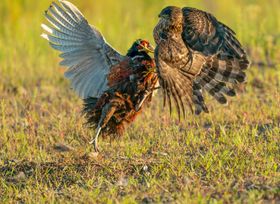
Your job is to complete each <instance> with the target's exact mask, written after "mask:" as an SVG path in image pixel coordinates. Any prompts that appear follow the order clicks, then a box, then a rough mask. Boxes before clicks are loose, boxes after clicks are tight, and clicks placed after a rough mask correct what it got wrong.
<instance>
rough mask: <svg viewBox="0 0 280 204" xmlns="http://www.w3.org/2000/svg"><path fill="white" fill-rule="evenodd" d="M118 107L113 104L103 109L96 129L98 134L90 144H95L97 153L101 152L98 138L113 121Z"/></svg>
mask: <svg viewBox="0 0 280 204" xmlns="http://www.w3.org/2000/svg"><path fill="white" fill-rule="evenodd" d="M116 108H117V107H116V106H114V105H113V104H111V103H108V104H106V105H105V106H104V108H103V109H102V114H101V118H100V120H99V122H98V126H97V128H96V134H95V137H94V138H93V139H92V141H91V142H90V144H93V147H94V150H95V151H96V152H99V149H98V144H97V142H98V136H99V135H100V133H101V130H102V128H104V127H105V126H106V125H107V123H108V122H109V120H110V119H111V117H112V116H113V115H114V113H115V111H116Z"/></svg>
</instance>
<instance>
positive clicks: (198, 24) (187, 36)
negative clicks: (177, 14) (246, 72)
mask: <svg viewBox="0 0 280 204" xmlns="http://www.w3.org/2000/svg"><path fill="white" fill-rule="evenodd" d="M182 12H183V17H184V19H183V20H184V23H183V33H182V37H183V40H184V41H185V43H186V45H187V46H188V47H190V48H191V49H193V50H195V51H198V52H202V53H203V54H204V55H207V56H208V55H214V54H217V53H219V52H220V53H223V54H227V55H231V56H233V57H237V58H239V59H240V58H242V56H244V55H245V52H244V50H243V48H242V46H241V44H240V42H239V41H238V40H237V39H236V37H235V32H234V31H233V30H232V29H230V28H229V27H228V26H226V25H225V24H223V23H221V22H219V21H218V20H217V19H216V18H215V17H214V16H213V15H212V14H210V13H207V12H204V11H201V10H198V9H195V8H189V7H186V8H183V9H182Z"/></svg>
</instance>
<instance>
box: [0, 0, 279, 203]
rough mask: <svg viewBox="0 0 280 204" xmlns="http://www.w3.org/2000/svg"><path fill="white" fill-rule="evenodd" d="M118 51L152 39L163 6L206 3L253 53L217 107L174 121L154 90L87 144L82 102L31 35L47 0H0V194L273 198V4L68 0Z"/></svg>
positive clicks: (39, 199)
mask: <svg viewBox="0 0 280 204" xmlns="http://www.w3.org/2000/svg"><path fill="white" fill-rule="evenodd" d="M73 2H74V3H75V4H77V5H78V6H79V8H80V9H81V10H82V11H83V13H84V14H85V16H86V17H87V18H88V20H89V22H91V23H92V24H94V25H96V26H97V27H98V28H99V29H100V30H101V31H102V32H103V34H104V35H105V37H106V39H107V40H108V41H109V42H110V43H111V44H112V45H113V46H114V47H116V48H117V49H119V50H120V51H121V52H122V53H125V51H126V49H127V48H128V47H129V46H130V44H131V42H132V41H134V40H135V39H137V38H139V37H142V38H146V39H148V40H150V41H151V42H153V39H152V29H153V27H154V25H155V24H156V21H157V14H158V13H159V11H160V10H161V9H162V8H163V7H164V6H166V5H171V4H173V5H178V6H184V5H187V6H193V7H198V8H201V9H206V10H208V11H211V12H212V13H215V15H216V16H217V17H218V18H219V19H220V20H222V21H223V22H225V23H226V24H228V25H230V26H231V27H232V28H233V29H234V30H235V31H236V32H237V35H238V38H239V39H240V40H241V41H242V43H243V44H244V45H245V46H246V47H247V49H248V52H249V53H250V56H251V59H252V61H253V66H252V67H251V68H250V69H249V70H248V82H247V84H246V85H245V86H243V87H240V88H239V89H240V90H239V95H238V96H237V97H236V98H233V99H231V100H230V103H229V105H228V106H220V105H218V104H216V103H215V102H214V101H213V100H212V99H210V98H209V99H208V100H207V103H208V104H209V106H210V109H211V112H210V113H209V114H204V115H201V116H199V117H196V116H193V115H191V114H189V115H188V117H187V119H186V120H185V121H182V122H179V121H178V120H177V118H176V117H175V113H174V114H173V115H172V117H170V116H169V113H168V111H165V110H164V109H163V107H162V102H161V97H160V94H159V96H157V97H156V99H155V100H154V102H153V104H152V105H151V107H149V108H147V109H146V111H145V112H144V113H143V114H142V116H141V117H140V118H139V119H138V120H137V121H136V122H135V123H134V124H133V125H132V126H131V127H130V128H129V129H128V130H127V132H126V133H125V135H124V137H123V138H121V139H119V140H116V141H110V140H109V139H106V140H102V142H101V148H102V153H101V154H99V155H96V154H94V153H92V150H93V149H92V147H91V146H90V145H88V141H89V140H90V138H91V136H92V132H91V131H90V130H88V129H86V128H84V126H83V123H84V119H83V118H82V117H81V114H80V111H81V108H82V103H81V101H80V100H79V99H78V97H77V96H75V94H74V93H73V92H72V91H71V90H70V89H69V88H68V85H69V83H68V82H67V81H66V80H65V79H64V78H63V71H64V69H62V68H60V67H59V66H58V62H59V58H58V57H57V56H58V53H57V52H55V51H53V50H51V49H50V48H49V46H48V44H47V43H46V42H45V41H44V40H43V39H41V38H40V33H41V29H40V24H41V23H42V22H45V20H44V19H43V11H44V10H45V9H46V8H47V7H48V5H49V4H50V3H51V2H50V1H48V0H41V1H35V0H28V1H27V0H18V1H8V0H2V1H1V4H0V22H1V24H0V201H1V203H73V202H75V203H139V202H140V203H154V202H166V203H170V202H176V203H185V202H186V201H188V203H243V202H245V203H264V202H272V203H273V202H274V203H277V202H280V156H279V155H280V142H279V141H280V109H279V104H280V68H279V65H278V62H279V60H280V51H279V50H280V49H279V48H280V41H279V40H278V38H279V33H280V14H279V12H278V11H279V9H280V3H279V1H277V0H271V1H270V2H269V3H268V2H267V1H265V0H242V1H241V0H228V1H219V2H216V1H212V0H207V1H206V0H205V1H202V0H201V1H195V0H191V1H181V0H170V1H164V0H162V1H151V0H141V1H140V0H139V1H128V0H122V1H118V3H116V1H114V0H106V1H101V0H95V1H77V0H76V1H73Z"/></svg>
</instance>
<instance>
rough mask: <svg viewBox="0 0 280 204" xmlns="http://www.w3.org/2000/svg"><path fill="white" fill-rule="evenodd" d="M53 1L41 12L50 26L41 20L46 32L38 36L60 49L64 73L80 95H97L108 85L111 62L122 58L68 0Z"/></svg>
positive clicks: (83, 96) (85, 96)
mask: <svg viewBox="0 0 280 204" xmlns="http://www.w3.org/2000/svg"><path fill="white" fill-rule="evenodd" d="M59 2H60V5H61V6H59V5H58V4H56V3H55V2H53V3H52V4H51V6H50V7H49V9H48V10H47V11H46V12H45V17H46V19H47V20H48V21H49V23H50V24H51V25H52V26H47V25H45V24H42V28H43V29H44V30H45V31H46V32H47V34H46V33H43V34H42V35H41V36H42V37H43V38H45V39H47V40H48V41H49V44H50V46H51V47H52V48H54V49H56V50H58V51H60V52H62V53H61V54H60V57H61V58H63V61H62V62H61V63H60V65H62V66H67V67H68V68H69V69H68V70H67V71H66V72H65V77H66V78H68V79H69V80H70V81H71V86H72V88H73V89H74V90H75V91H76V92H77V94H78V95H79V96H80V97H81V98H82V99H86V98H88V97H100V96H101V95H102V93H103V92H104V91H106V90H107V89H108V86H107V74H108V73H109V71H110V68H111V67H112V65H114V64H116V63H117V62H119V61H121V60H123V59H124V56H122V55H120V54H119V53H118V52H117V51H116V50H114V49H113V48H112V47H111V46H110V45H109V44H108V43H107V42H106V41H105V39H104V38H103V36H102V35H101V33H100V32H99V31H98V30H97V29H96V28H94V27H92V26H90V25H89V24H88V22H87V20H86V19H85V18H84V16H83V14H82V13H81V12H80V11H79V10H78V9H77V8H76V7H75V6H74V5H73V4H71V3H70V2H68V1H63V0H60V1H59Z"/></svg>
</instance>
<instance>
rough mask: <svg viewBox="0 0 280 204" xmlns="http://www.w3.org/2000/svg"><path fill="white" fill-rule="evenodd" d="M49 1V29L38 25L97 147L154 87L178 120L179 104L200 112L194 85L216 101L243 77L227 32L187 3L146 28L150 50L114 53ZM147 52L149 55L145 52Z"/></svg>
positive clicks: (66, 9)
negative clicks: (57, 55)
mask: <svg viewBox="0 0 280 204" xmlns="http://www.w3.org/2000/svg"><path fill="white" fill-rule="evenodd" d="M59 2H60V5H58V4H57V3H55V2H53V3H52V4H51V6H50V7H49V8H48V10H47V11H46V12H45V17H46V19H47V20H48V21H49V22H50V24H51V25H52V26H47V25H45V24H42V28H43V29H44V30H45V31H46V32H47V33H48V34H42V37H43V38H45V39H47V40H48V41H49V43H50V46H51V47H52V48H54V49H56V50H59V51H60V52H62V53H61V54H60V57H62V58H63V61H62V62H61V63H60V64H61V65H63V66H66V67H68V70H67V71H66V72H65V76H66V78H68V79H69V80H70V81H71V86H72V88H73V89H74V90H75V91H76V93H77V94H78V95H79V96H80V97H81V98H82V99H83V100H84V111H83V112H84V113H85V117H86V118H87V121H88V124H90V126H91V127H93V128H95V129H96V132H95V135H94V137H93V140H92V141H91V143H93V144H94V148H95V150H96V151H98V145H97V140H98V136H99V135H100V134H102V135H103V136H105V135H122V133H123V131H124V129H125V127H126V125H127V124H130V123H131V122H132V121H133V120H134V119H135V117H136V116H137V115H138V114H139V113H140V112H141V110H142V109H143V107H144V106H146V105H148V104H149V103H150V102H151V99H152V96H153V93H154V91H155V90H156V89H157V88H159V87H158V81H159V85H160V88H162V90H163V97H164V98H163V101H164V105H166V103H168V106H169V109H170V111H171V109H172V107H173V103H174V105H175V107H176V110H177V112H178V116H179V118H180V117H181V115H183V116H184V117H185V115H186V110H187V107H189V108H190V110H192V111H193V110H194V109H195V113H196V114H200V113H201V112H208V108H207V106H206V104H205V102H204V97H203V94H202V90H206V91H207V92H208V93H209V94H210V95H212V96H213V97H214V98H215V99H216V100H217V101H218V102H219V103H222V104H225V103H227V99H226V96H235V95H236V93H235V90H234V88H233V87H234V85H235V84H238V83H242V82H244V81H245V78H246V75H245V72H244V71H245V69H247V68H248V66H249V61H248V59H247V55H246V53H245V51H244V49H243V48H242V46H241V44H240V42H239V41H238V40H237V39H236V37H235V33H234V31H233V30H231V29H230V28H229V27H228V26H226V25H225V24H223V23H221V22H219V21H218V20H217V19H216V18H215V17H214V16H213V15H211V14H209V13H207V12H204V11H201V10H198V9H194V8H187V7H186V8H178V7H175V6H169V7H166V8H165V9H163V10H162V11H161V13H160V15H159V18H160V20H159V22H158V24H157V25H156V27H155V29H154V32H153V34H154V39H155V42H156V48H155V52H154V48H153V47H152V46H151V45H150V43H149V42H148V41H146V40H141V39H139V40H137V41H135V42H134V43H133V44H132V47H131V48H130V49H129V50H128V52H127V54H126V55H125V56H124V55H121V54H120V53H119V52H118V51H116V50H115V49H114V48H112V46H110V45H109V44H108V43H107V42H106V40H105V39H104V37H103V36H102V34H101V33H100V32H99V31H98V30H97V29H96V28H95V27H94V26H90V25H89V24H88V22H87V20H86V19H85V17H84V16H83V14H82V13H81V12H80V11H79V10H78V9H77V8H76V7H75V6H74V5H73V4H71V3H70V2H68V1H63V0H60V1H59ZM153 52H154V59H153V58H152V57H150V55H149V53H153Z"/></svg>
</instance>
